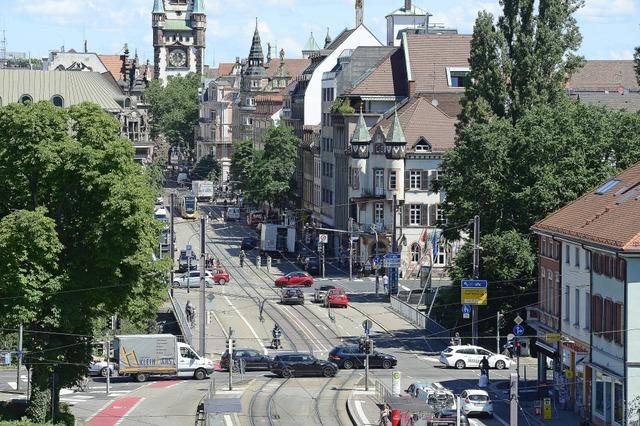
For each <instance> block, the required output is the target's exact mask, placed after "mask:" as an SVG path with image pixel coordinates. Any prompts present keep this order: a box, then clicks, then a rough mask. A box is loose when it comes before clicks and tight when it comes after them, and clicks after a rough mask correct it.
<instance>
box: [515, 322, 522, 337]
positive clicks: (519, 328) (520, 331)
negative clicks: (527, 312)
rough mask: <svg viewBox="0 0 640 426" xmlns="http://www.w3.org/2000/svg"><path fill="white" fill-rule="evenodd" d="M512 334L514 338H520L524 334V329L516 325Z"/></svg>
mask: <svg viewBox="0 0 640 426" xmlns="http://www.w3.org/2000/svg"><path fill="white" fill-rule="evenodd" d="M513 334H515V335H516V336H522V335H523V334H524V327H523V326H521V325H516V326H515V327H513Z"/></svg>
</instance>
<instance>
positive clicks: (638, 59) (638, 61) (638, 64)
mask: <svg viewBox="0 0 640 426" xmlns="http://www.w3.org/2000/svg"><path fill="white" fill-rule="evenodd" d="M633 69H634V70H635V71H636V80H638V83H639V84H640V46H639V47H636V49H635V51H634V52H633Z"/></svg>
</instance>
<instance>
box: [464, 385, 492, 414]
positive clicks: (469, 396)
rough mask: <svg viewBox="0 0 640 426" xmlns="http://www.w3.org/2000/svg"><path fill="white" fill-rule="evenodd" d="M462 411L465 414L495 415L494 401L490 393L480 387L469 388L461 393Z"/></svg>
mask: <svg viewBox="0 0 640 426" xmlns="http://www.w3.org/2000/svg"><path fill="white" fill-rule="evenodd" d="M460 398H461V399H462V407H461V409H462V412H463V413H464V414H465V415H469V414H475V415H487V416H489V417H493V402H491V398H490V397H489V394H488V393H487V392H485V391H483V390H480V389H467V390H465V391H464V392H462V393H461V394H460Z"/></svg>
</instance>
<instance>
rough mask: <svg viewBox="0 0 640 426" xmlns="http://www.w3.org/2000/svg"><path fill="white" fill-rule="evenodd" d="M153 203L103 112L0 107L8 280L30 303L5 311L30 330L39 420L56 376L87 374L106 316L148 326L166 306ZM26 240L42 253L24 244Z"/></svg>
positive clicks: (146, 179)
mask: <svg viewBox="0 0 640 426" xmlns="http://www.w3.org/2000/svg"><path fill="white" fill-rule="evenodd" d="M154 199H155V192H154V190H153V189H152V187H151V179H150V176H149V175H148V174H147V173H146V172H145V171H144V169H143V168H142V167H141V166H139V165H138V164H136V163H135V162H134V160H133V146H132V145H131V142H130V141H129V140H127V139H124V138H121V137H120V136H119V124H118V122H117V121H116V120H115V119H114V118H113V117H111V116H109V115H107V114H106V113H104V112H103V111H102V110H101V109H100V108H99V107H98V106H97V105H93V104H82V105H78V106H74V107H72V108H70V109H68V110H65V109H60V108H55V107H54V106H53V105H51V104H50V103H48V102H42V103H37V104H27V105H22V104H11V105H8V106H6V107H4V108H1V109H0V218H2V224H3V225H5V226H3V230H5V229H8V231H6V232H3V233H0V264H2V265H3V266H4V265H6V267H2V268H0V283H5V284H4V285H5V286H6V285H7V283H12V284H13V283H16V282H17V283H21V285H20V286H19V287H18V288H16V289H14V290H10V291H17V292H19V293H18V295H20V296H21V297H22V296H23V295H24V297H25V298H26V300H28V301H29V305H28V306H22V305H21V304H20V303H19V302H15V303H10V304H6V305H0V316H1V317H2V318H8V319H10V320H11V323H7V327H13V328H15V327H16V326H17V325H18V323H19V322H20V323H23V324H24V326H25V330H26V331H25V333H26V343H27V346H26V349H27V351H28V352H29V353H31V354H33V355H32V356H33V357H34V359H33V360H32V362H33V386H34V387H33V392H34V396H36V397H35V398H33V399H32V401H33V402H32V407H31V408H30V413H31V415H32V416H33V417H34V418H35V417H38V416H40V415H41V414H38V413H42V407H38V404H45V405H46V404H48V401H49V398H50V397H51V395H49V393H48V389H49V388H50V383H49V381H50V376H49V374H50V373H52V372H55V373H56V374H57V375H58V380H57V383H58V385H59V386H66V387H69V386H71V385H72V384H73V383H75V381H76V380H77V378H78V377H80V376H81V375H82V374H84V373H85V372H86V367H85V366H86V365H88V362H89V361H90V359H91V338H92V336H93V335H94V333H95V332H96V330H101V329H102V327H104V320H105V318H107V317H108V316H110V315H112V314H114V313H118V314H120V315H122V316H126V317H128V318H129V319H130V320H131V321H134V322H140V323H145V322H146V321H147V319H148V318H149V317H150V316H153V315H155V312H156V309H157V307H158V306H159V305H160V303H162V301H163V299H164V291H165V290H164V289H165V283H164V280H163V279H162V278H161V277H162V274H163V272H164V271H163V270H162V269H161V267H162V266H161V264H158V263H154V262H153V261H152V254H153V252H154V250H155V247H156V245H157V240H158V235H159V232H160V225H159V224H158V222H157V221H155V220H154V218H153V205H154ZM25 224H29V226H30V227H32V228H33V229H26V227H25ZM13 234H15V235H13ZM29 241H31V244H35V245H34V246H33V247H25V244H26V243H27V242H29ZM38 252H41V253H38ZM45 254H46V256H45ZM25 259H30V260H29V261H28V263H26V264H25V263H24V260H25ZM15 262H21V263H20V265H19V267H16V263H15ZM44 270H46V273H43V272H42V271H44ZM36 274H37V283H38V287H37V289H34V288H33V284H32V281H33V277H34V276H35V275H36ZM0 286H2V284H0ZM8 291H9V290H5V289H3V292H2V293H3V294H6V293H7V292H8ZM16 300H17V299H16ZM20 306H22V307H21V308H20V309H17V310H16V307H20ZM36 361H37V362H36ZM58 394H59V388H58V390H57V392H56V394H54V395H53V398H55V400H54V402H55V405H56V406H57V405H58V400H59V396H58ZM45 411H47V412H48V410H45Z"/></svg>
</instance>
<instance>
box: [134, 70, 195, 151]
mask: <svg viewBox="0 0 640 426" xmlns="http://www.w3.org/2000/svg"><path fill="white" fill-rule="evenodd" d="M199 88H200V75H199V74H193V73H190V74H187V75H186V76H184V77H181V76H180V77H176V76H169V78H168V81H167V84H166V86H163V85H162V82H161V81H159V80H153V81H152V82H151V84H150V85H149V87H148V88H147V89H146V90H145V92H144V98H145V101H146V102H147V103H148V104H149V106H150V107H149V112H150V114H151V119H152V120H151V132H152V137H153V138H156V137H157V136H158V135H160V134H162V135H163V136H164V137H165V138H166V140H167V141H168V142H169V143H170V144H171V146H186V147H189V148H191V149H193V148H194V146H195V140H194V132H193V128H194V126H195V125H196V124H198V116H199V105H198V89H199Z"/></svg>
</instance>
